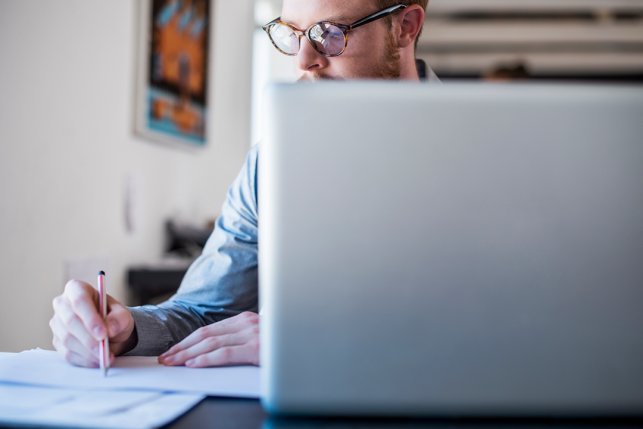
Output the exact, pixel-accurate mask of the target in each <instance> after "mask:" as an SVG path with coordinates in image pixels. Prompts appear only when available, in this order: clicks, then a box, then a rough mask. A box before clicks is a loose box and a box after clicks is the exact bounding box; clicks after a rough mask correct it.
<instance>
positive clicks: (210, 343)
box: [203, 337, 219, 349]
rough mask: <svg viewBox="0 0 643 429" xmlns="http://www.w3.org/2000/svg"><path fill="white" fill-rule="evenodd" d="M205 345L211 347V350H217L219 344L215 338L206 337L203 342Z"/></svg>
mask: <svg viewBox="0 0 643 429" xmlns="http://www.w3.org/2000/svg"><path fill="white" fill-rule="evenodd" d="M203 341H204V342H205V344H206V345H208V346H210V347H212V348H213V349H215V348H217V346H218V344H219V339H218V338H217V337H208V338H206V339H205V340H203Z"/></svg>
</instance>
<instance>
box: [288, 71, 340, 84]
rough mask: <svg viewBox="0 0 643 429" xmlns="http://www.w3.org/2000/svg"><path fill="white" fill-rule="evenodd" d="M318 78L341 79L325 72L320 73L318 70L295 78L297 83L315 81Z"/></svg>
mask: <svg viewBox="0 0 643 429" xmlns="http://www.w3.org/2000/svg"><path fill="white" fill-rule="evenodd" d="M318 80H341V79H340V78H337V77H333V76H329V75H327V74H324V73H320V72H312V73H309V74H305V75H303V76H302V77H300V78H299V79H297V82H298V83H301V82H315V81H318Z"/></svg>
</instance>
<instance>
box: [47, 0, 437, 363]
mask: <svg viewBox="0 0 643 429" xmlns="http://www.w3.org/2000/svg"><path fill="white" fill-rule="evenodd" d="M427 3H428V0H399V1H395V0H393V1H391V0H284V3H283V10H282V12H283V13H282V16H281V17H280V19H277V20H275V21H272V22H271V23H269V24H267V25H266V26H265V27H264V30H266V32H267V33H268V35H269V37H270V39H271V41H272V42H273V44H274V45H275V47H276V48H277V49H279V50H280V51H281V52H282V53H285V54H287V55H291V56H292V57H293V61H294V64H295V67H296V70H297V75H298V77H299V80H307V81H315V80H319V79H377V78H384V79H405V80H419V79H420V78H424V77H425V73H426V72H427V71H426V70H425V68H424V63H423V62H421V61H418V62H417V64H416V60H415V44H416V40H417V37H418V36H419V33H420V31H421V30H422V24H423V22H424V11H425V9H426V5H427ZM398 5H402V6H398ZM396 6H397V7H396ZM428 80H437V78H435V75H433V74H432V72H431V71H430V70H428ZM257 151H258V149H257V148H253V149H252V150H251V151H250V153H249V154H248V157H247V160H246V163H245V165H244V166H243V168H242V170H241V172H240V174H239V176H238V177H237V178H236V179H235V181H234V183H233V184H232V186H231V188H230V190H229V192H228V195H227V198H226V201H225V203H224V205H223V209H222V214H221V216H220V217H219V219H218V220H217V224H216V228H215V230H214V232H213V233H212V236H211V237H210V239H209V240H208V242H207V244H206V246H205V248H204V249H203V254H202V255H201V256H200V257H199V258H198V259H197V260H195V261H194V263H193V264H192V266H191V267H190V269H189V270H188V272H187V274H186V275H185V278H184V279H183V282H182V284H181V287H180V289H179V291H178V292H177V294H176V295H174V296H173V297H172V298H171V299H170V300H169V301H167V302H165V303H162V304H161V305H159V306H158V307H155V306H144V307H138V308H128V307H125V306H124V305H122V304H120V303H119V302H117V301H116V300H114V299H113V298H111V297H108V299H107V303H108V308H109V313H108V315H107V318H106V321H103V320H102V318H101V317H100V316H99V313H98V311H97V307H98V294H97V292H96V290H95V289H94V288H92V286H90V285H89V284H87V283H84V282H80V281H76V280H72V281H70V282H69V283H67V285H66V286H65V291H64V293H63V294H62V295H60V296H58V297H56V298H55V299H54V302H53V305H54V310H55V314H54V317H53V318H52V319H51V321H50V326H51V329H52V332H53V335H54V338H53V344H54V347H56V349H57V350H58V352H59V353H61V354H62V355H63V356H64V357H65V359H67V360H68V361H69V362H71V363H73V364H75V365H80V366H89V367H92V366H98V355H99V353H98V342H99V341H100V340H101V339H103V338H104V337H105V336H108V337H109V341H110V349H111V356H110V359H112V360H113V358H114V356H118V355H122V354H129V355H148V356H156V355H159V354H160V356H159V362H161V363H164V364H166V365H186V366H189V367H204V366H216V365H225V364H242V363H249V364H254V365H259V316H258V315H257V311H258V287H257V183H256V177H257V176H256V171H257Z"/></svg>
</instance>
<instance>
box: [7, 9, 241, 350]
mask: <svg viewBox="0 0 643 429" xmlns="http://www.w3.org/2000/svg"><path fill="white" fill-rule="evenodd" d="M252 13H253V2H252V1H251V0H234V1H225V0H219V1H216V2H215V5H214V7H213V11H212V22H213V29H214V31H213V34H211V44H210V46H211V52H212V56H211V63H210V64H211V67H210V78H211V82H212V83H211V85H210V88H209V101H210V106H211V107H210V113H209V120H210V128H209V131H208V136H209V142H208V146H207V147H206V148H205V149H202V150H193V151H181V150H177V149H172V148H168V147H165V146H162V145H159V144H156V143H152V142H148V141H145V140H143V139H141V138H139V137H136V136H134V135H133V133H132V123H133V120H132V116H133V100H134V81H135V76H134V72H135V63H136V62H135V56H136V40H135V39H136V18H137V16H138V4H137V3H136V2H135V1H133V0H103V1H86V0H55V1H52V0H39V1H38V0H0V351H20V350H24V349H28V348H34V347H37V346H38V347H41V348H49V349H51V348H52V346H51V333H50V331H49V327H48V321H49V319H50V318H51V316H52V314H53V310H52V306H51V302H52V299H53V298H54V297H55V296H56V295H58V294H60V293H61V291H62V289H63V286H64V263H65V261H66V260H67V259H68V258H77V257H88V256H89V257H91V256H105V257H107V258H108V259H109V267H110V273H108V277H109V279H110V283H109V284H108V285H109V287H110V292H111V293H112V295H114V296H115V297H116V298H117V299H124V298H125V296H126V293H125V284H124V280H125V268H126V266H127V265H129V264H133V263H137V262H143V261H149V260H153V259H155V258H157V257H159V256H160V255H161V251H162V245H163V221H164V220H165V219H166V218H167V217H168V216H170V215H176V214H178V215H181V216H182V217H183V218H188V219H191V220H194V221H202V220H204V219H206V218H211V217H214V216H215V215H216V214H218V212H219V210H220V206H221V203H222V202H223V199H224V196H225V192H226V191H227V188H228V186H229V185H230V183H231V181H232V180H233V179H234V176H235V175H236V173H237V172H238V170H239V168H240V166H241V165H242V163H243V160H244V157H245V154H246V152H247V150H248V147H249V144H250V131H249V130H250V89H251V58H252V32H253V14H252ZM232 41H233V43H231V42H232ZM130 174H135V175H138V176H139V177H140V179H141V192H140V194H139V196H140V200H139V201H138V203H139V205H140V222H139V224H138V229H137V230H136V231H135V232H134V233H132V234H130V233H128V232H127V231H126V229H125V221H124V188H125V181H126V179H127V177H128V175H130Z"/></svg>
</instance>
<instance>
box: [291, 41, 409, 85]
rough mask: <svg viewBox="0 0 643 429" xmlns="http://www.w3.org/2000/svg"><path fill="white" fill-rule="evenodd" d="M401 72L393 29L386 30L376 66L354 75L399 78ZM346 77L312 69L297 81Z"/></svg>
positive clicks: (362, 77)
mask: <svg viewBox="0 0 643 429" xmlns="http://www.w3.org/2000/svg"><path fill="white" fill-rule="evenodd" d="M401 73H402V65H401V64H400V51H399V50H398V48H397V42H396V41H395V37H394V36H393V30H392V29H389V31H387V32H386V46H385V48H384V52H383V53H382V58H381V59H380V60H379V61H378V63H377V66H376V67H375V68H373V69H371V70H369V73H368V74H365V75H363V76H355V77H354V78H359V79H399V78H400V74H401ZM343 79H346V78H342V77H336V76H331V75H329V74H327V73H326V72H324V71H314V72H310V73H307V74H305V75H304V76H302V77H300V78H299V79H297V82H314V81H317V80H343Z"/></svg>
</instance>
